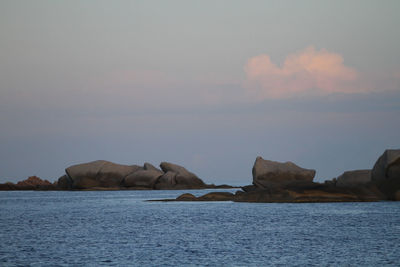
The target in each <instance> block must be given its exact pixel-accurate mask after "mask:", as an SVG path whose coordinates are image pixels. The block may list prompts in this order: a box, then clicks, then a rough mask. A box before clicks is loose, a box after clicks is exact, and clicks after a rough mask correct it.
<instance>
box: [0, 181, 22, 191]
mask: <svg viewBox="0 0 400 267" xmlns="http://www.w3.org/2000/svg"><path fill="white" fill-rule="evenodd" d="M9 190H18V189H17V187H16V186H15V184H13V183H10V182H6V183H4V184H0V191H9Z"/></svg>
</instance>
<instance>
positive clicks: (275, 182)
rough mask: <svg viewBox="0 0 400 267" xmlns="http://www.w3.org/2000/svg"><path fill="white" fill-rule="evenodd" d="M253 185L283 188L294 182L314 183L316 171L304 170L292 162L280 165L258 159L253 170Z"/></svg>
mask: <svg viewBox="0 0 400 267" xmlns="http://www.w3.org/2000/svg"><path fill="white" fill-rule="evenodd" d="M252 173H253V184H254V185H255V186H256V187H259V188H271V187H281V186H282V185H285V184H289V183H292V182H298V181H302V182H312V180H313V179H314V176H315V170H310V169H304V168H301V167H299V166H297V165H296V164H294V163H292V162H285V163H280V162H276V161H270V160H264V159H263V158H261V157H257V159H256V161H255V163H254V166H253V169H252Z"/></svg>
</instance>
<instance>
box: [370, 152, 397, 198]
mask: <svg viewBox="0 0 400 267" xmlns="http://www.w3.org/2000/svg"><path fill="white" fill-rule="evenodd" d="M371 180H372V182H373V183H375V184H376V185H377V187H378V188H379V189H380V190H381V191H382V192H383V193H384V194H385V195H386V196H387V198H388V199H390V200H400V149H388V150H386V151H385V152H384V153H383V154H382V155H381V156H380V157H379V159H378V160H377V161H376V163H375V165H374V168H373V169H372V172H371Z"/></svg>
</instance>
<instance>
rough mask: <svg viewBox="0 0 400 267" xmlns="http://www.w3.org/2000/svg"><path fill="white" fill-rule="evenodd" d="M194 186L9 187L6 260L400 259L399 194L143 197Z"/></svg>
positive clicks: (3, 208) (3, 231)
mask: <svg viewBox="0 0 400 267" xmlns="http://www.w3.org/2000/svg"><path fill="white" fill-rule="evenodd" d="M187 191H188V190H186V191H102V192H99V191H91V192H38V191H36V192H34V191H25V192H24V191H9V192H0V266H206V265H209V266H399V265H400V202H376V203H309V204H267V203H265V204H264V203H233V202H146V201H144V200H147V199H162V198H175V197H176V196H178V195H180V194H182V193H183V192H187ZM208 191H212V190H198V191H191V193H193V194H195V195H202V194H204V193H206V192H208ZM218 191H221V190H218ZM225 191H229V190H225ZM231 191H234V190H231Z"/></svg>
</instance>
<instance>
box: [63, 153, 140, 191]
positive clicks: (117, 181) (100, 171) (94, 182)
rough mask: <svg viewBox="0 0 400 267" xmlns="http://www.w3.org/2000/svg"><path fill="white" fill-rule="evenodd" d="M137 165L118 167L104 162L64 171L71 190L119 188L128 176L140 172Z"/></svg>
mask: <svg viewBox="0 0 400 267" xmlns="http://www.w3.org/2000/svg"><path fill="white" fill-rule="evenodd" d="M140 169H141V167H139V166H137V165H132V166H128V165H120V164H116V163H112V162H109V161H105V160H97V161H92V162H89V163H83V164H77V165H73V166H71V167H68V168H67V169H65V172H66V174H67V176H68V177H69V178H71V180H72V188H73V189H87V188H94V187H108V188H110V187H119V186H120V185H121V183H122V181H123V180H124V179H125V177H126V176H128V175H129V174H131V173H133V172H135V171H137V170H140Z"/></svg>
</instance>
